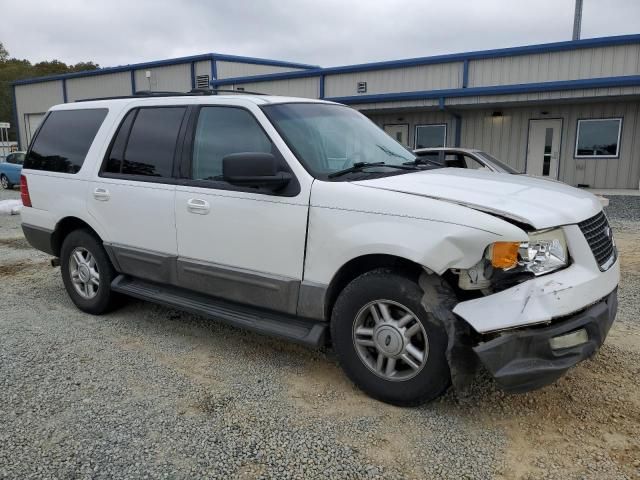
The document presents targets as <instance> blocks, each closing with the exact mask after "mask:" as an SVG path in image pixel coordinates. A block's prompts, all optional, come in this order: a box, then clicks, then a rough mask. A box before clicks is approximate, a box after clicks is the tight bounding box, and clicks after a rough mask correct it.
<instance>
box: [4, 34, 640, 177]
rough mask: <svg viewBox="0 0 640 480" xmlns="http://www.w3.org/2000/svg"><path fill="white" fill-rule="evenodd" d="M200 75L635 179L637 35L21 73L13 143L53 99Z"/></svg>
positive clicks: (639, 86)
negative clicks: (408, 55)
mask: <svg viewBox="0 0 640 480" xmlns="http://www.w3.org/2000/svg"><path fill="white" fill-rule="evenodd" d="M208 83H210V84H211V85H212V86H213V87H217V88H225V89H234V90H247V91H259V92H264V93H271V94H279V95H290V96H299V97H308V98H323V99H327V100H333V101H337V102H341V103H345V104H348V105H351V106H353V107H354V108H357V109H358V110H361V111H362V112H363V113H365V114H366V115H367V116H369V117H370V118H371V119H372V120H373V121H375V122H376V123H377V124H378V125H380V127H382V128H384V129H385V130H386V131H387V132H388V133H389V134H391V135H392V136H394V137H395V138H396V139H397V140H398V141H400V142H401V143H403V144H405V145H407V146H410V147H412V148H417V147H435V146H462V147H469V148H478V149H482V150H485V151H487V152H489V153H490V154H492V155H494V156H495V157H497V158H499V159H501V160H502V161H504V162H506V163H509V164H511V165H512V166H514V167H515V168H518V169H520V170H522V171H526V172H527V173H531V174H535V175H544V176H548V177H550V178H557V179H559V180H562V181H564V182H566V183H569V184H571V185H581V186H589V187H592V188H631V189H638V187H639V183H640V35H625V36H617V37H604V38H595V39H586V40H577V41H569V42H559V43H549V44H542V45H529V46H524V47H514V48H505V49H498V50H487V51H477V52H468V53H461V54H452V55H439V56H433V57H423V58H414V59H408V60H394V61H388V62H377V63H368V64H360V65H351V66H343V67H332V68H319V67H313V66H309V65H301V64H292V63H288V62H278V61H272V60H259V59H252V58H243V57H230V56H227V55H217V54H209V55H203V56H196V57H188V58H181V59H174V60H166V61H161V62H151V63H146V64H138V65H130V66H126V67H117V68H108V69H102V70H97V71H92V72H88V73H78V74H70V75H62V76H56V77H48V78H38V79H30V80H23V81H20V82H17V83H16V84H15V85H14V93H15V102H16V107H17V108H16V111H17V117H18V118H17V121H18V125H19V131H20V143H21V146H23V147H24V146H25V144H26V143H27V142H28V141H29V139H30V137H31V135H32V134H33V131H34V129H35V127H36V126H37V124H38V123H39V121H40V120H41V119H42V116H43V114H44V112H46V110H47V109H48V108H49V107H50V106H52V105H54V104H56V103H61V102H72V101H74V100H78V99H82V98H96V97H103V96H113V95H128V94H131V93H132V92H135V91H136V90H175V91H188V90H189V89H190V88H192V87H195V86H204V85H206V84H208Z"/></svg>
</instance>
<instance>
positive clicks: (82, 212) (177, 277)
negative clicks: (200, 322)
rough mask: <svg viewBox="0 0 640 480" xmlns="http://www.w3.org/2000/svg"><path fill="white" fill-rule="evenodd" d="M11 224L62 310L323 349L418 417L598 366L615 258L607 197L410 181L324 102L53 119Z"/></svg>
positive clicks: (402, 164) (612, 298)
mask: <svg viewBox="0 0 640 480" xmlns="http://www.w3.org/2000/svg"><path fill="white" fill-rule="evenodd" d="M22 175H23V176H22V179H21V187H22V199H23V202H24V205H25V208H24V209H23V210H22V222H23V224H22V227H23V230H24V234H25V236H26V238H27V239H28V240H29V242H30V243H31V245H33V246H34V247H35V248H38V249H40V250H43V251H45V252H48V253H49V254H51V255H53V256H55V257H59V260H55V262H59V263H60V265H61V269H62V276H63V280H64V284H65V287H66V289H67V292H68V294H69V296H70V297H71V299H72V300H73V302H74V303H75V304H76V305H77V306H78V308H80V309H81V310H84V311H85V312H89V313H93V314H100V313H103V312H105V311H107V310H108V309H109V308H110V307H112V306H113V304H114V300H115V297H116V296H117V295H118V294H126V295H130V296H134V297H138V298H141V299H145V300H149V301H152V302H157V303H161V304H164V305H168V306H171V307H174V308H179V309H183V310H186V311H189V312H192V313H195V314H199V315H204V316H207V317H211V318H216V319H219V320H222V321H225V322H228V323H230V324H233V325H236V326H240V327H245V328H249V329H252V330H254V331H258V332H262V333H267V334H271V335H275V336H278V337H283V338H286V339H290V340H293V341H297V342H300V343H303V344H307V345H312V346H319V345H324V344H326V343H327V342H330V343H331V344H332V345H333V348H334V349H335V351H336V352H337V355H338V357H339V360H340V363H341V364H342V366H343V368H344V370H345V371H346V373H347V375H348V376H349V377H350V378H351V379H352V380H353V381H354V382H355V383H356V384H357V385H358V386H359V387H360V388H362V389H363V390H364V391H366V392H367V393H368V394H370V395H371V396H373V397H375V398H378V399H380V400H383V401H385V402H389V403H393V404H397V405H414V404H418V403H420V402H424V401H426V400H430V399H433V398H436V397H438V396H439V395H441V394H442V393H443V392H444V390H445V389H446V388H447V387H448V386H449V385H450V383H451V382H452V380H453V383H454V385H455V386H461V385H464V382H466V381H468V379H469V375H468V374H469V373H470V372H473V370H474V369H475V367H477V366H479V365H484V367H486V369H488V370H489V371H490V372H491V374H492V375H493V376H494V377H495V379H496V380H497V382H498V383H499V384H500V385H501V386H502V387H503V388H505V389H507V390H510V391H526V390H530V389H533V388H538V387H541V386H543V385H546V384H548V383H550V382H552V381H554V380H555V379H557V378H558V377H559V376H561V375H562V374H563V373H564V372H565V371H566V370H567V369H568V368H570V367H571V366H573V365H575V364H576V363H578V362H579V361H581V360H583V359H585V358H587V357H589V356H591V355H592V354H593V353H594V352H595V351H596V350H597V349H598V347H599V346H600V345H601V344H602V342H603V341H604V339H605V337H606V335H607V332H608V330H609V327H610V326H611V324H612V322H613V319H614V317H615V313H616V308H617V300H616V291H617V285H618V280H619V260H618V258H617V252H616V248H615V244H614V241H613V237H612V234H611V230H610V228H609V225H608V222H607V218H606V216H605V215H604V213H603V211H602V207H601V204H600V202H599V201H598V199H597V198H596V197H594V196H592V195H590V194H589V193H586V192H584V191H580V190H577V189H574V188H571V187H569V186H566V185H564V184H560V183H557V182H548V181H544V180H541V179H535V178H529V177H526V176H519V175H509V174H501V173H493V172H486V171H478V170H470V169H457V168H437V167H435V166H434V165H431V164H423V162H421V161H420V158H416V157H415V156H414V155H413V154H412V153H411V152H409V151H407V150H406V149H404V148H403V147H402V146H401V145H400V144H398V143H397V142H395V141H394V140H393V139H392V138H391V137H389V136H387V135H386V134H385V133H384V132H382V130H380V129H379V128H377V127H376V126H375V125H374V124H373V123H372V122H370V121H369V120H368V119H367V118H366V117H364V116H363V115H361V114H360V113H358V112H357V111H355V110H352V109H351V108H348V107H345V106H343V105H338V104H335V103H330V102H322V101H311V100H308V99H294V98H284V97H270V96H257V95H188V94H187V95H164V96H163V95H157V96H147V97H146V98H141V97H130V98H118V99H107V100H100V101H87V102H81V103H75V104H65V105H58V106H56V107H53V108H52V109H51V110H50V111H49V113H48V114H47V116H46V118H45V120H44V122H43V123H42V126H41V127H40V129H39V131H38V132H37V134H36V136H35V139H34V140H33V142H32V144H31V146H30V148H29V151H28V153H27V158H26V160H25V163H24V170H23V172H22Z"/></svg>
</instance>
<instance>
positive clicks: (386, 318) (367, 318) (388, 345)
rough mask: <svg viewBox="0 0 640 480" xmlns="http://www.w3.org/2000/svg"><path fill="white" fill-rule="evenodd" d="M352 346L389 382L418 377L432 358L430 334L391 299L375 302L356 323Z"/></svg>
mask: <svg viewBox="0 0 640 480" xmlns="http://www.w3.org/2000/svg"><path fill="white" fill-rule="evenodd" d="M353 344H354V346H355V349H356V351H357V352H358V356H359V357H360V360H361V361H362V362H363V363H364V364H365V365H366V366H367V368H369V370H371V371H372V372H373V373H375V374H376V375H377V376H379V377H381V378H383V379H385V380H390V381H403V380H409V379H410V378H413V377H415V376H416V375H417V374H418V373H420V371H421V370H422V369H423V368H424V366H425V365H426V363H427V357H428V356H429V341H428V338H427V333H426V331H425V329H424V327H423V326H422V323H421V322H420V320H418V317H417V316H416V315H415V314H414V313H413V312H412V311H411V310H409V309H408V308H407V307H405V306H404V305H401V304H399V303H397V302H393V301H391V300H375V301H373V302H369V303H368V304H366V305H365V306H364V307H362V308H361V309H360V311H359V312H358V314H357V315H356V318H355V320H354V322H353Z"/></svg>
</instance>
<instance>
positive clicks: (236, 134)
mask: <svg viewBox="0 0 640 480" xmlns="http://www.w3.org/2000/svg"><path fill="white" fill-rule="evenodd" d="M247 152H260V153H272V154H276V150H275V147H274V146H273V144H272V143H271V140H269V138H268V137H267V134H266V133H265V132H264V131H263V130H262V128H261V127H260V125H259V124H258V122H257V120H256V119H255V118H254V117H253V115H252V114H251V113H249V112H248V111H246V110H243V109H241V108H234V107H203V108H202V109H201V110H200V114H199V115H198V123H197V126H196V131H195V137H194V142H193V156H192V163H191V178H192V179H194V180H222V159H223V158H224V157H225V156H227V155H230V154H232V153H247Z"/></svg>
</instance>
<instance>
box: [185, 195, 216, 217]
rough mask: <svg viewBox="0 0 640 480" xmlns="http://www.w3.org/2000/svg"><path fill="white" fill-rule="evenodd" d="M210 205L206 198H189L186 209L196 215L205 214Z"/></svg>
mask: <svg viewBox="0 0 640 480" xmlns="http://www.w3.org/2000/svg"><path fill="white" fill-rule="evenodd" d="M210 209H211V206H210V205H209V202H207V201H206V200H202V199H200V198H190V199H189V201H188V202H187V210H189V211H190V212H191V213H197V214H198V215H206V214H208V213H209V210H210Z"/></svg>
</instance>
